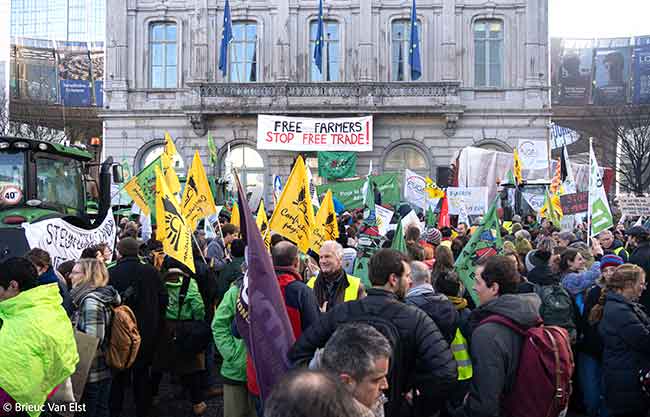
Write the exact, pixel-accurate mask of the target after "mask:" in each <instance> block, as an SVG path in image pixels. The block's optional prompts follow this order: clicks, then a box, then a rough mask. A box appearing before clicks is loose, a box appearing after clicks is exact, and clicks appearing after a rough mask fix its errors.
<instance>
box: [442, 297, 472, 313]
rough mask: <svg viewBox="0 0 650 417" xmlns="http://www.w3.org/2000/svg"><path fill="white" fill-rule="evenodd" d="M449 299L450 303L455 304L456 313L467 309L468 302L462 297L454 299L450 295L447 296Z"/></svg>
mask: <svg viewBox="0 0 650 417" xmlns="http://www.w3.org/2000/svg"><path fill="white" fill-rule="evenodd" d="M447 298H449V301H451V302H452V303H453V304H454V307H455V308H456V311H460V310H462V309H464V308H467V300H466V299H464V298H462V297H452V296H450V295H448V296H447Z"/></svg>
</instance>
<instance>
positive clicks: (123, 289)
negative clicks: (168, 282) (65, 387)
mask: <svg viewBox="0 0 650 417" xmlns="http://www.w3.org/2000/svg"><path fill="white" fill-rule="evenodd" d="M139 246H140V245H139V243H138V241H137V240H136V239H134V238H131V237H127V238H123V239H122V240H120V241H119V242H118V244H117V256H118V259H117V262H116V263H115V264H112V265H109V269H108V272H109V285H112V286H113V287H114V288H115V289H116V290H117V291H118V292H119V293H120V296H121V297H122V300H123V302H124V304H126V305H127V306H129V307H130V308H131V310H133V313H134V314H135V318H136V320H137V321H138V330H139V331H140V337H141V339H142V341H141V344H140V350H139V351H138V356H137V358H136V360H135V363H134V364H133V367H132V368H131V370H130V371H132V372H133V390H134V397H135V402H136V414H137V416H138V417H142V416H147V413H148V411H149V408H150V407H151V397H152V392H151V377H150V367H151V363H152V361H153V356H154V350H155V347H156V342H157V340H158V336H159V331H160V326H161V323H162V320H163V318H164V312H165V308H166V306H167V302H168V298H167V291H166V289H165V287H164V285H163V283H162V281H161V280H160V276H159V275H158V271H157V270H156V269H155V268H154V267H153V266H151V265H150V264H148V263H146V262H145V261H143V260H141V259H140V258H139V257H138V250H139ZM128 373H129V371H124V372H120V373H117V374H116V375H114V377H113V384H112V386H111V401H110V407H111V416H112V417H117V416H119V415H120V413H121V411H122V404H123V402H124V387H125V386H126V385H127V381H128Z"/></svg>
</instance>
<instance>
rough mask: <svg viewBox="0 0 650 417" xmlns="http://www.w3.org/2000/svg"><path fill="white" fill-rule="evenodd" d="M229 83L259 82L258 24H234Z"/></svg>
mask: <svg viewBox="0 0 650 417" xmlns="http://www.w3.org/2000/svg"><path fill="white" fill-rule="evenodd" d="M228 62H229V64H230V70H229V71H228V73H229V81H230V82H234V83H249V82H255V81H257V23H255V22H234V23H233V24H232V42H230V59H229V60H228Z"/></svg>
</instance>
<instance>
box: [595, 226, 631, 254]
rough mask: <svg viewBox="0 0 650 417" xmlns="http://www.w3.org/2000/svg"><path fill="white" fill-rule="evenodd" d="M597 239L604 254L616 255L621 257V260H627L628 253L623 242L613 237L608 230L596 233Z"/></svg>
mask: <svg viewBox="0 0 650 417" xmlns="http://www.w3.org/2000/svg"><path fill="white" fill-rule="evenodd" d="M598 241H599V242H600V246H602V248H603V252H604V254H605V255H617V256H620V257H621V258H623V262H627V260H628V258H629V254H628V253H627V251H626V250H625V247H624V245H623V242H621V241H620V240H617V239H615V238H614V234H613V233H612V232H611V231H610V230H603V231H602V232H600V233H599V234H598Z"/></svg>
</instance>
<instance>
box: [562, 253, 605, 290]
mask: <svg viewBox="0 0 650 417" xmlns="http://www.w3.org/2000/svg"><path fill="white" fill-rule="evenodd" d="M598 277H600V262H594V263H593V264H592V265H591V268H589V269H588V270H586V271H582V272H568V273H566V274H564V275H562V286H563V287H564V289H565V290H567V292H568V293H569V295H572V296H573V297H575V296H576V295H578V294H580V293H581V292H583V291H585V290H587V289H588V288H590V287H591V286H592V285H594V283H595V282H596V280H597V279H598Z"/></svg>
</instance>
